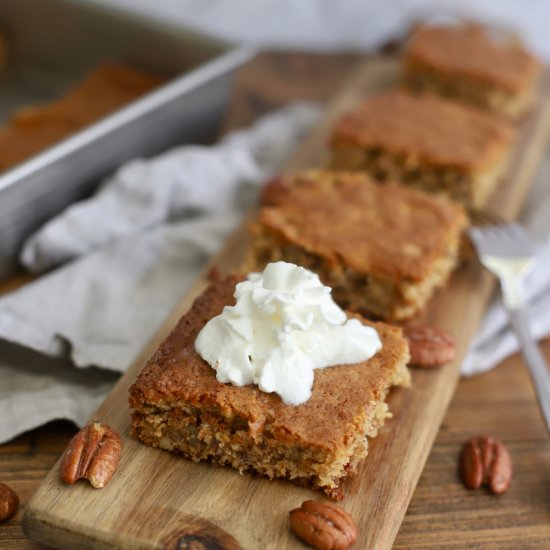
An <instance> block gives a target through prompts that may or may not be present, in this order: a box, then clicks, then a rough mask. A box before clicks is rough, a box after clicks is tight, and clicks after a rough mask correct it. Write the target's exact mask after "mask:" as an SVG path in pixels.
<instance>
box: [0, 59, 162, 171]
mask: <svg viewBox="0 0 550 550" xmlns="http://www.w3.org/2000/svg"><path fill="white" fill-rule="evenodd" d="M161 83H162V79H160V78H159V77H158V76H156V75H153V74H149V73H146V72H142V71H138V70H135V69H133V68H131V67H126V66H124V65H120V64H117V63H104V64H102V65H99V66H98V67H95V68H94V69H93V70H92V71H90V72H89V73H88V74H87V75H86V77H85V78H84V79H83V80H82V81H81V82H79V83H78V84H77V85H76V86H75V87H74V88H72V89H71V90H69V91H68V92H67V93H66V94H65V96H64V97H62V98H60V99H58V100H56V101H53V102H51V103H47V104H44V105H33V106H29V107H25V108H23V109H21V110H19V111H18V112H16V113H15V114H14V116H13V117H12V118H11V120H10V121H9V124H8V126H6V127H5V128H0V171H1V170H5V169H7V168H10V167H11V166H14V165H16V164H18V163H20V162H22V161H24V160H26V159H27V158H29V157H31V156H32V155H34V154H36V153H38V152H40V151H41V150H43V149H45V148H46V147H48V146H49V145H52V144H54V143H56V142H58V141H60V140H62V139H64V138H66V137H68V136H69V135H71V134H73V133H74V132H76V131H77V130H79V129H81V128H84V127H85V126H87V125H89V124H91V123H93V122H95V121H97V120H99V119H101V118H102V117H104V116H106V115H108V114H109V113H111V112H113V111H114V110H116V109H118V108H120V107H123V106H124V105H126V104H127V103H129V102H131V101H133V100H135V99H136V98H138V97H139V96H141V95H143V94H145V93H147V92H149V91H151V90H152V89H154V88H155V87H157V86H159V85H160V84H161Z"/></svg>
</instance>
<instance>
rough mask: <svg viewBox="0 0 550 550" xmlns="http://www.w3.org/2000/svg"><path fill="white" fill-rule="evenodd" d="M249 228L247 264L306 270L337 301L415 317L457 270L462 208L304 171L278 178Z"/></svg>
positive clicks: (391, 187) (353, 176) (358, 176)
mask: <svg viewBox="0 0 550 550" xmlns="http://www.w3.org/2000/svg"><path fill="white" fill-rule="evenodd" d="M277 185H278V188H279V192H278V193H277V197H276V199H275V201H274V202H271V203H268V204H264V206H263V207H262V208H261V209H260V213H259V216H258V219H257V220H256V222H255V223H254V224H253V225H252V226H251V233H252V244H251V248H250V252H249V255H248V257H247V259H246V264H245V267H246V269H247V270H248V271H255V270H261V269H263V268H264V266H265V265H266V264H267V263H269V262H274V261H278V260H284V261H287V262H292V263H295V264H298V265H301V266H304V267H306V268H307V269H311V270H312V271H314V272H315V273H317V274H318V275H319V277H320V278H321V281H322V282H323V283H324V284H325V285H327V286H329V287H331V288H332V293H333V296H334V299H335V300H336V302H337V303H338V304H339V305H340V306H342V307H346V308H348V309H351V310H353V311H359V312H361V313H364V314H368V315H370V316H374V317H377V318H380V319H385V320H389V321H401V320H405V319H408V318H411V317H413V316H414V315H415V314H416V313H417V312H418V311H419V310H420V309H421V308H423V307H424V305H425V304H426V302H427V301H428V299H429V298H430V297H431V296H432V294H433V292H434V290H435V289H436V288H437V287H440V286H442V285H444V284H445V282H446V281H447V278H448V277H449V274H450V273H451V271H452V270H453V268H454V267H455V265H456V263H457V257H458V249H459V243H460V236H461V233H462V230H463V228H464V227H465V225H466V215H465V213H464V209H463V208H462V207H461V206H460V205H458V204H456V203H454V202H452V201H450V200H448V199H445V198H444V197H436V196H434V195H429V194H427V193H424V192H422V191H417V190H416V189H410V188H408V187H404V186H401V185H397V184H393V183H388V184H386V185H379V184H377V183H376V182H374V181H373V180H372V179H371V178H369V177H368V176H367V175H365V174H362V173H346V172H330V171H310V172H305V173H302V174H297V175H295V176H293V177H290V176H289V177H287V178H286V181H279V182H278V184H277Z"/></svg>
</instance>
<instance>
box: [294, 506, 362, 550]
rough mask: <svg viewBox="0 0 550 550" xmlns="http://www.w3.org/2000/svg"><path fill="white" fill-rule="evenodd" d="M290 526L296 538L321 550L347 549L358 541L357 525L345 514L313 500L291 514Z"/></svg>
mask: <svg viewBox="0 0 550 550" xmlns="http://www.w3.org/2000/svg"><path fill="white" fill-rule="evenodd" d="M290 526H291V527H292V530H293V531H294V533H295V534H296V536H297V537H299V538H300V539H302V540H303V541H304V542H306V543H307V544H309V545H310V546H313V547H314V548H317V549H318V550H345V549H346V548H348V547H349V546H350V545H352V544H353V543H354V542H355V539H356V538H357V526H356V525H355V522H354V521H353V519H352V517H351V516H350V515H349V514H348V513H347V512H346V511H344V510H342V508H339V507H338V506H336V505H334V504H328V503H323V502H315V501H313V500H306V501H305V502H303V503H302V506H301V507H300V508H295V509H294V510H291V511H290Z"/></svg>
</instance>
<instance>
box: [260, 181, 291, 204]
mask: <svg viewBox="0 0 550 550" xmlns="http://www.w3.org/2000/svg"><path fill="white" fill-rule="evenodd" d="M288 191H289V186H288V183H287V182H286V180H285V179H284V178H283V176H275V177H274V178H272V179H271V180H270V181H268V182H267V183H266V184H265V186H264V188H263V189H262V194H261V197H260V204H261V205H262V206H275V205H277V204H279V201H280V200H281V199H282V198H283V197H284V196H285V195H287V194H288Z"/></svg>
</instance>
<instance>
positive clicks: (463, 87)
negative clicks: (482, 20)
mask: <svg viewBox="0 0 550 550" xmlns="http://www.w3.org/2000/svg"><path fill="white" fill-rule="evenodd" d="M540 73H541V65H540V63H539V62H538V61H537V59H536V58H535V57H534V56H533V55H531V54H530V53H529V52H527V51H526V50H525V49H524V48H523V46H522V45H521V43H520V42H519V41H518V39H517V37H515V36H513V35H511V34H509V33H508V34H504V33H502V32H496V31H491V30H490V29H486V28H483V27H481V26H479V25H473V24H467V25H456V26H434V27H432V26H428V27H420V28H419V29H418V30H416V32H414V33H413V34H412V36H411V39H410V41H409V44H408V46H407V48H406V51H405V55H404V63H403V81H404V83H405V84H406V85H407V86H408V87H410V88H412V89H413V90H416V91H420V92H435V93H438V94H441V95H444V96H447V97H450V98H455V99H460V100H463V101H466V102H469V103H472V104H474V105H477V106H479V107H483V108H486V109H489V110H492V111H495V112H497V113H501V114H503V115H506V116H508V117H511V118H513V119H516V118H518V117H519V116H521V115H522V114H523V113H525V112H526V111H527V110H528V109H529V107H530V106H531V105H532V104H533V100H534V97H535V92H536V88H537V82H538V80H539V77H540Z"/></svg>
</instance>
